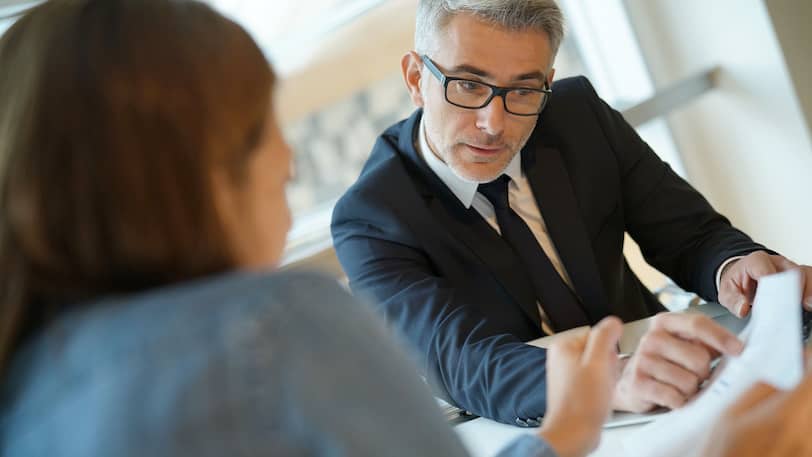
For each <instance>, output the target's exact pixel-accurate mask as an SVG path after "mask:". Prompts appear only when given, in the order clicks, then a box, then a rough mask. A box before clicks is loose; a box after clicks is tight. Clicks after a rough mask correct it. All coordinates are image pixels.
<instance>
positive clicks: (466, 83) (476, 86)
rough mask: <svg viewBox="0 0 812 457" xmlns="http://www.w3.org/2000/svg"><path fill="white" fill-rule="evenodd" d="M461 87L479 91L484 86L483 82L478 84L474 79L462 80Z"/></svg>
mask: <svg viewBox="0 0 812 457" xmlns="http://www.w3.org/2000/svg"><path fill="white" fill-rule="evenodd" d="M460 87H462V89H463V90H467V91H470V92H475V91H479V90H482V88H483V86H482V84H478V83H475V82H473V81H460Z"/></svg>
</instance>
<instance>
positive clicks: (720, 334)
mask: <svg viewBox="0 0 812 457" xmlns="http://www.w3.org/2000/svg"><path fill="white" fill-rule="evenodd" d="M652 327H656V328H662V329H663V330H665V331H667V332H669V333H673V334H675V335H678V336H679V337H681V338H683V339H687V340H694V341H697V342H699V343H702V344H704V345H706V346H708V347H710V348H713V349H715V350H717V351H719V352H720V353H722V354H727V355H738V354H740V353H741V351H742V350H743V349H744V343H742V342H741V341H740V340H739V339H738V338H737V337H736V335H734V334H733V333H731V332H730V331H728V330H727V329H725V328H724V327H722V326H721V325H719V324H717V323H716V322H714V320H713V319H711V318H710V317H708V316H706V315H704V314H674V313H664V314H658V315H657V316H656V317H655V318H654V322H653V323H652Z"/></svg>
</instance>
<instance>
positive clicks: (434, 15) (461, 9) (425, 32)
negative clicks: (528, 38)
mask: <svg viewBox="0 0 812 457" xmlns="http://www.w3.org/2000/svg"><path fill="white" fill-rule="evenodd" d="M460 13H468V14H472V15H474V16H476V17H478V18H480V19H482V20H483V21H485V22H488V23H491V24H493V25H496V26H498V27H502V28H505V29H507V30H516V31H525V30H534V31H539V32H544V33H546V34H547V37H548V38H549V40H550V49H551V50H552V52H553V56H555V54H556V53H557V52H558V46H559V45H560V44H561V40H562V39H563V38H564V17H563V15H562V14H561V9H560V8H559V7H558V5H557V4H556V2H555V0H420V2H419V3H418V6H417V23H416V27H415V34H414V48H415V50H416V51H417V52H418V53H420V54H430V53H432V52H433V51H435V49H434V46H436V45H437V44H438V43H437V38H438V35H439V32H440V31H441V30H442V29H443V28H444V27H445V26H446V25H448V23H449V21H451V18H452V17H454V16H455V15H457V14H460Z"/></svg>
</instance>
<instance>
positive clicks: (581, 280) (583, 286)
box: [522, 140, 609, 323]
mask: <svg viewBox="0 0 812 457" xmlns="http://www.w3.org/2000/svg"><path fill="white" fill-rule="evenodd" d="M531 141H532V140H531ZM522 167H523V169H524V172H525V174H526V175H527V178H528V181H529V183H530V187H531V189H532V190H533V195H534V196H535V197H536V202H537V203H538V206H539V210H540V211H541V215H542V217H543V218H544V222H545V224H546V225H547V231H548V232H549V234H550V238H551V239H552V241H553V244H554V245H555V247H556V249H557V250H558V254H559V255H560V257H561V261H562V262H563V263H564V267H565V268H566V269H567V273H568V274H569V276H570V279H571V280H572V283H573V287H574V288H575V294H576V295H577V296H578V297H579V298H580V300H581V303H582V304H583V305H584V311H586V313H587V315H588V316H589V318H590V321H592V323H595V322H597V321H598V320H600V319H601V318H603V317H605V316H607V315H608V314H609V309H608V302H607V301H606V293H605V291H604V287H603V283H602V281H601V278H600V275H599V274H598V269H597V262H596V261H595V255H594V253H593V252H592V243H591V240H590V238H589V236H588V235H587V231H586V227H585V225H584V221H583V219H582V218H581V216H580V214H579V212H578V208H579V206H578V201H577V200H576V198H575V192H574V190H573V187H572V184H571V182H570V177H569V173H568V172H567V169H566V167H565V166H564V161H563V159H562V157H561V153H559V151H558V150H557V149H552V148H546V147H541V146H535V147H534V146H532V145H530V144H528V147H525V148H524V151H523V153H522Z"/></svg>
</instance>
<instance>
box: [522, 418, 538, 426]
mask: <svg viewBox="0 0 812 457" xmlns="http://www.w3.org/2000/svg"><path fill="white" fill-rule="evenodd" d="M539 419H540V418H539ZM525 423H527V425H528V426H529V427H538V426H540V425H541V422H540V421H539V420H538V419H527V420H525Z"/></svg>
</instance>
